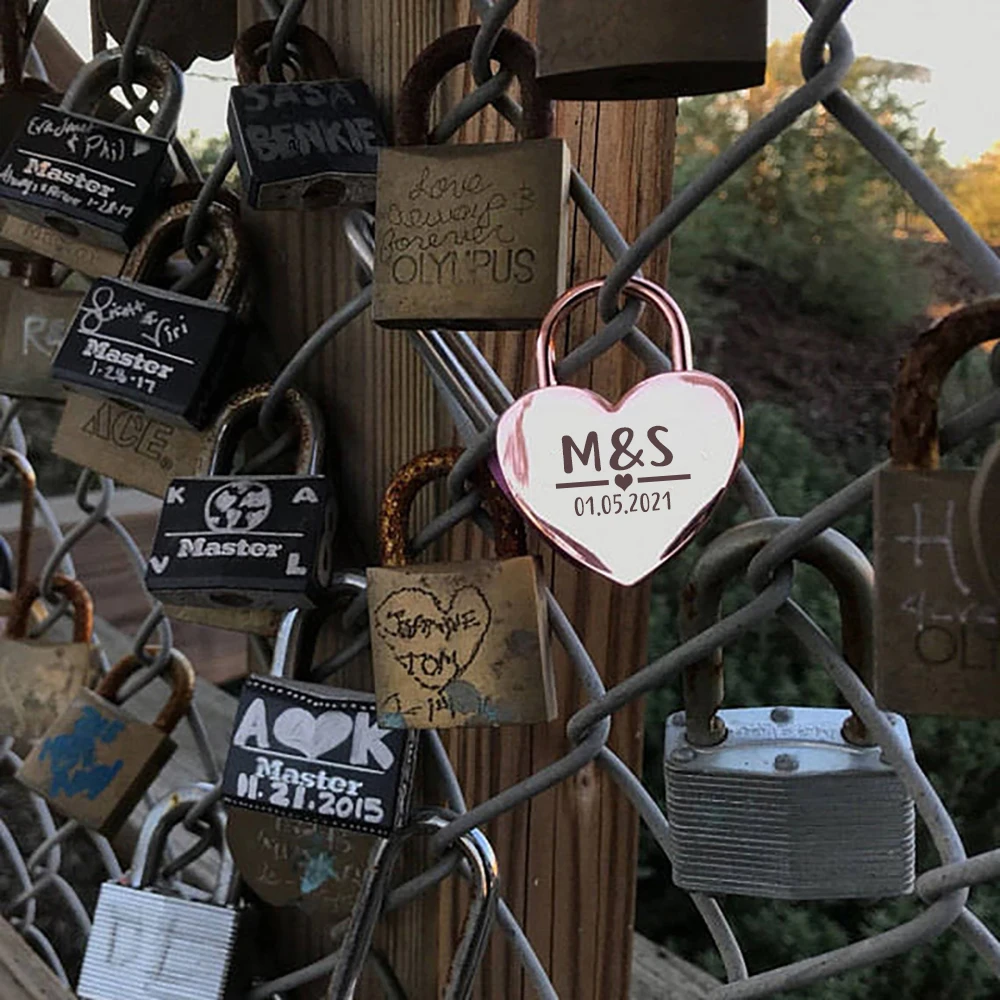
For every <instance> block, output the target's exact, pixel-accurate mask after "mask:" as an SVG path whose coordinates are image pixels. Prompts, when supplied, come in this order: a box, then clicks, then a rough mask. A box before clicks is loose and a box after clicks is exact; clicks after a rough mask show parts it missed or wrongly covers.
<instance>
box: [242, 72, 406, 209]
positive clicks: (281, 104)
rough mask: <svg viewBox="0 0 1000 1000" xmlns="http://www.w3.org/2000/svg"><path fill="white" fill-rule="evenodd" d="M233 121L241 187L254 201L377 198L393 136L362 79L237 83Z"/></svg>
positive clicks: (287, 205)
mask: <svg viewBox="0 0 1000 1000" xmlns="http://www.w3.org/2000/svg"><path fill="white" fill-rule="evenodd" d="M228 125H229V135H230V138H231V140H232V144H233V151H234V152H235V154H236V163H237V165H238V166H239V170H240V179H241V181H242V183H243V194H244V197H245V198H246V200H247V203H248V204H250V205H252V206H253V207H254V208H261V209H303V208H311V207H316V208H321V207H325V206H331V205H365V204H368V203H370V202H373V201H374V200H375V173H376V169H377V167H378V151H379V149H381V148H382V147H384V146H386V145H387V140H386V137H385V132H384V130H383V129H382V125H381V121H380V116H379V112H378V107H377V106H376V104H375V98H374V97H373V96H372V93H371V91H370V90H369V89H368V87H367V85H366V84H365V83H364V81H363V80H312V81H298V82H293V83H255V84H247V85H246V86H241V87H233V89H232V90H231V91H230V94H229V112H228Z"/></svg>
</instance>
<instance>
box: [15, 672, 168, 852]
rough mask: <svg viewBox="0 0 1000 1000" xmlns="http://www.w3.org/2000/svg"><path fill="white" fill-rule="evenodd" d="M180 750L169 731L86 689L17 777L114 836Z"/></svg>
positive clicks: (75, 816)
mask: <svg viewBox="0 0 1000 1000" xmlns="http://www.w3.org/2000/svg"><path fill="white" fill-rule="evenodd" d="M175 749H176V744H175V743H174V741H173V740H172V739H170V737H169V736H167V734H166V733H163V732H161V731H160V730H159V729H156V728H155V727H153V726H150V725H148V724H147V723H145V722H140V721H139V720H138V719H136V718H134V717H133V716H131V715H129V714H128V713H127V712H125V711H123V710H122V709H120V708H119V707H118V706H117V705H113V704H112V703H111V702H109V701H107V700H106V699H105V698H101V697H100V696H99V695H97V694H95V693H94V692H93V691H91V690H89V689H86V688H84V689H83V690H81V691H79V692H78V693H77V695H76V697H75V698H74V699H73V702H72V704H71V705H70V706H69V708H67V709H66V711H65V712H63V714H62V715H61V716H60V717H59V718H58V719H57V720H56V721H55V722H54V723H53V724H52V725H51V726H50V727H49V729H48V731H47V732H46V734H45V735H44V736H43V737H42V739H41V740H39V741H38V743H36V744H35V746H34V747H33V748H32V750H31V753H30V754H28V757H27V758H26V760H25V761H24V764H23V765H22V767H21V769H20V771H18V775H17V777H18V780H19V781H20V782H21V783H22V784H23V785H27V787H28V788H31V789H33V790H34V791H36V792H38V794H39V795H42V796H43V797H44V798H46V799H47V800H48V801H49V802H50V803H51V805H52V806H53V807H54V808H56V809H58V810H59V812H61V813H63V814H64V815H65V816H68V817H70V819H75V820H78V821H79V822H80V823H82V824H83V825H84V826H86V827H88V828H89V829H91V830H96V831H97V832H98V833H101V834H103V835H104V836H106V837H112V836H114V834H115V833H117V831H118V830H119V829H120V828H121V825H122V824H123V823H124V822H125V820H126V819H127V818H128V816H129V814H130V813H131V812H132V810H133V809H134V808H135V806H136V804H137V803H138V801H139V799H140V798H141V797H142V795H143V793H144V792H145V791H146V789H147V788H149V786H150V784H152V782H153V779H154V778H155V777H156V776H157V774H159V773H160V771H161V770H162V769H163V766H164V764H166V762H167V761H168V760H169V759H170V757H171V755H172V754H173V752H174V750H175Z"/></svg>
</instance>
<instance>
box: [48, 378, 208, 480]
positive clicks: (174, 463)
mask: <svg viewBox="0 0 1000 1000" xmlns="http://www.w3.org/2000/svg"><path fill="white" fill-rule="evenodd" d="M204 446H205V436H204V435H203V434H201V433H199V432H198V431H194V430H191V429H190V428H188V427H178V426H176V425H175V424H170V423H167V422H166V421H163V420H160V419H159V418H158V417H155V416H153V415H152V414H149V413H143V412H142V411H141V410H136V409H134V408H132V407H128V406H122V405H121V403H116V402H115V401H114V400H111V399H101V398H99V397H95V396H84V395H82V394H81V393H78V392H68V393H66V405H65V406H64V407H63V411H62V415H61V417H60V418H59V426H58V427H57V428H56V435H55V438H54V439H53V441H52V450H53V451H54V452H55V453H56V454H57V455H61V456H62V457H63V458H68V459H70V461H73V462H76V464H77V465H82V466H84V467H85V468H88V469H93V470H94V471H95V472H99V473H100V474H101V475H102V476H111V477H112V478H113V479H115V480H117V481H118V482H119V483H124V484H125V485H126V486H132V487H134V488H135V489H138V490H142V491H143V492H145V493H151V494H152V495H153V496H157V497H162V496H166V494H167V487H168V486H169V485H170V483H171V481H172V480H173V479H174V478H175V477H177V476H191V475H194V472H195V469H196V468H197V465H198V459H199V458H200V456H201V452H202V449H203V448H204Z"/></svg>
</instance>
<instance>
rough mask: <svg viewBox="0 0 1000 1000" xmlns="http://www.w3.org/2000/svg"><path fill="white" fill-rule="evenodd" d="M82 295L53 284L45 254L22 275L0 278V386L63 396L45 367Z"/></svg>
mask: <svg viewBox="0 0 1000 1000" xmlns="http://www.w3.org/2000/svg"><path fill="white" fill-rule="evenodd" d="M82 298H83V294H82V293H81V292H77V291H72V290H69V289H63V288H55V287H53V281H52V262H51V261H49V260H46V259H44V258H43V259H40V260H39V262H38V266H36V267H34V268H31V269H30V270H29V273H28V274H27V275H26V276H25V277H24V278H0V392H3V393H6V394H7V395H8V396H14V397H17V398H23V399H52V400H57V401H58V400H62V399H65V397H66V391H65V390H64V389H63V387H62V386H61V385H60V384H59V383H58V382H56V381H55V380H53V379H52V378H51V377H50V374H49V369H50V366H51V364H52V358H53V356H54V355H55V353H56V351H57V350H58V349H59V345H60V344H61V343H62V339H63V337H64V336H65V334H66V329H67V327H68V326H69V323H70V321H71V320H72V319H73V316H74V315H75V314H76V310H77V308H78V306H79V305H80V300H81V299H82Z"/></svg>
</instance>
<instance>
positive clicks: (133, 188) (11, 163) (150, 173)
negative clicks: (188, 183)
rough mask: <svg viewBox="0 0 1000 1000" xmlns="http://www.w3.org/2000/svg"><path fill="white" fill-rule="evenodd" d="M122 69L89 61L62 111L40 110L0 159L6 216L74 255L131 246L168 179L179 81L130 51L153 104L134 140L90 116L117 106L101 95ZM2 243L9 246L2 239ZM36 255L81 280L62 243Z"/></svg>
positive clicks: (171, 70) (117, 59)
mask: <svg viewBox="0 0 1000 1000" xmlns="http://www.w3.org/2000/svg"><path fill="white" fill-rule="evenodd" d="M121 61H122V53H121V51H120V50H117V49H114V50H112V49H109V50H106V51H104V52H101V53H99V54H98V55H97V56H95V57H94V59H92V60H91V61H90V62H89V63H87V65H86V66H84V67H82V69H81V70H80V72H79V73H78V74H77V75H76V77H75V78H74V80H73V82H72V84H71V85H70V87H69V89H68V90H67V91H66V95H65V96H64V97H63V100H62V103H61V104H60V105H59V107H55V106H53V105H49V104H43V105H40V106H39V107H38V108H37V109H36V110H35V112H34V113H33V114H31V115H30V116H29V117H28V118H27V120H26V121H25V123H24V125H23V127H22V128H21V129H20V130H19V131H18V134H17V135H16V136H15V138H14V140H13V141H12V142H11V144H10V146H8V148H7V150H6V152H5V153H4V154H3V155H2V156H0V204H2V205H3V207H4V208H5V209H6V210H7V212H8V213H9V214H10V215H14V216H19V217H20V218H22V219H24V220H26V221H27V222H29V223H35V224H38V225H42V226H47V227H48V228H49V229H54V230H56V231H57V232H58V233H61V234H62V235H63V236H65V237H68V238H69V241H70V245H71V246H72V245H78V244H84V245H91V246H98V247H105V248H107V249H110V250H113V251H119V252H120V251H124V250H128V249H129V248H130V247H132V246H134V245H135V244H136V242H137V241H138V240H139V238H140V237H141V235H142V234H143V233H144V232H145V231H146V229H147V228H148V226H149V224H150V223H151V222H152V221H153V219H154V218H155V217H156V215H157V214H158V212H159V209H160V199H161V196H162V195H163V193H164V189H165V188H166V187H167V186H168V185H169V184H170V182H171V181H172V180H173V177H174V174H175V167H174V163H173V160H172V159H171V156H170V140H171V139H172V138H173V135H174V132H175V131H176V128H177V116H178V113H179V112H180V106H181V98H182V95H183V92H184V77H183V74H182V73H181V71H180V70H179V69H178V68H177V67H176V66H175V65H174V64H173V63H172V62H170V60H169V59H168V58H167V57H166V56H165V55H163V54H162V53H160V52H156V51H155V50H153V49H147V48H142V47H140V48H139V49H137V50H136V52H135V55H134V74H135V79H136V81H137V82H138V83H140V84H142V85H143V86H144V87H146V88H147V90H148V91H151V92H152V94H153V96H154V97H155V98H156V101H157V103H158V108H157V111H156V113H155V114H153V115H152V118H151V121H150V124H149V129H148V130H147V131H146V132H138V131H136V130H134V129H129V128H123V127H122V126H120V125H116V124H114V123H113V122H110V121H103V120H101V119H100V118H97V117H92V116H93V115H95V114H96V113H98V111H99V110H100V109H101V108H102V106H104V107H107V106H110V107H118V105H117V104H116V102H109V101H108V95H109V94H110V92H111V90H112V89H113V88H114V87H115V86H117V84H118V75H119V70H120V67H121ZM119 110H120V108H119ZM3 235H4V236H6V237H7V238H9V239H14V238H16V237H15V236H14V234H13V233H11V232H7V231H5V232H4V233H3ZM32 249H34V247H32ZM43 252H45V253H47V254H48V256H51V257H53V258H54V259H56V260H60V261H62V263H64V264H68V265H69V266H70V267H73V268H76V269H79V270H81V271H84V273H88V272H87V265H86V264H85V262H83V261H81V260H80V259H79V255H77V254H72V253H71V254H67V255H65V256H63V252H64V246H63V245H62V244H58V245H57V244H53V245H50V246H47V247H46V248H45V250H44V251H43ZM112 273H117V272H112Z"/></svg>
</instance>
